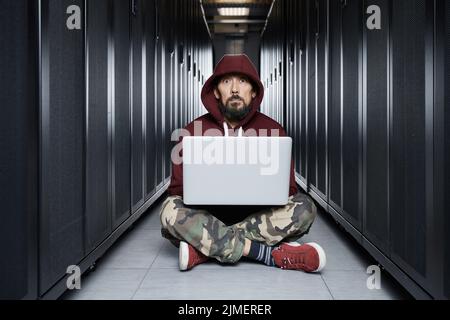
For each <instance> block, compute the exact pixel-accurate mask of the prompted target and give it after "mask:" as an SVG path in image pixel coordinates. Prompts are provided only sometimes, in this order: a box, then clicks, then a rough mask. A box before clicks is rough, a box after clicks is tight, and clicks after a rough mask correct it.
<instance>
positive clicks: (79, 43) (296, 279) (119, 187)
mask: <svg viewBox="0 0 450 320" xmlns="http://www.w3.org/2000/svg"><path fill="white" fill-rule="evenodd" d="M0 39H1V41H2V45H1V46H0V73H1V74H2V84H1V86H0V106H1V108H2V110H1V111H2V116H1V117H0V150H1V151H2V154H1V157H0V196H1V198H0V200H1V204H2V205H1V209H0V210H1V214H2V223H0V251H1V252H2V255H3V257H5V258H2V259H1V260H0V299H27V300H28V299H31V300H38V299H44V300H45V299H48V300H56V299H126V300H129V299H226V300H232V299H236V300H239V299H280V300H288V299H324V300H328V299H337V300H341V299H369V300H371V299H380V300H383V299H387V300H391V299H396V300H397V299H401V300H403V299H438V300H440V299H445V300H446V299H448V298H449V297H450V273H449V272H448V270H450V232H449V230H450V197H448V196H447V195H448V194H449V193H450V86H449V84H450V77H449V75H450V1H446V0H434V1H429V0H95V1H91V0H15V1H11V0H0ZM242 53H245V54H246V55H247V56H248V57H249V58H250V60H251V61H252V62H253V64H254V66H255V69H256V70H257V71H258V72H259V78H260V79H259V80H260V81H258V84H259V82H261V83H262V86H260V88H262V87H264V100H263V102H262V104H261V105H260V106H259V107H257V108H258V112H259V113H262V114H264V115H266V116H268V117H270V118H271V119H273V120H274V121H276V122H278V123H279V124H280V125H281V126H282V127H283V128H284V129H285V130H286V133H287V135H289V136H290V137H291V138H292V142H293V143H292V163H293V165H294V171H291V172H295V177H294V174H292V179H291V181H292V184H293V185H295V182H296V183H297V186H298V189H299V190H301V191H302V192H304V193H306V194H308V196H309V197H311V199H313V200H314V201H315V203H316V205H317V207H318V208H319V215H318V217H317V219H316V221H315V223H314V224H313V227H312V229H311V230H310V232H309V234H308V235H307V236H305V238H304V239H303V240H304V241H305V242H306V241H314V242H317V243H320V245H321V246H323V248H324V249H325V251H326V254H327V258H328V264H327V266H326V268H325V269H324V270H323V271H322V272H321V273H317V274H308V273H304V272H293V271H284V270H279V269H277V268H268V267H265V266H263V265H259V264H256V263H251V262H248V261H242V262H240V263H238V264H237V265H236V266H222V265H220V264H218V263H214V262H208V263H205V264H202V265H199V266H198V267H196V268H194V269H193V270H191V271H189V272H180V271H179V270H178V268H177V264H178V251H177V249H176V248H174V247H173V246H172V245H171V243H170V242H169V241H167V240H166V239H164V238H162V236H161V230H160V228H161V226H160V221H159V211H160V207H161V203H162V202H163V201H164V199H165V198H166V197H167V196H168V187H169V184H170V182H171V177H173V175H172V163H171V160H172V158H171V157H172V150H173V147H174V145H175V142H176V139H174V137H173V136H172V135H173V133H174V132H175V131H176V130H177V129H180V128H185V127H186V126H187V125H188V124H189V123H191V122H192V121H194V120H195V119H197V118H199V117H201V116H203V115H205V114H206V112H207V111H206V109H205V107H204V105H203V103H202V99H201V92H202V88H203V86H204V85H205V83H206V82H207V80H208V79H209V77H210V76H211V75H212V74H213V72H214V67H215V66H216V64H217V63H218V62H219V61H220V59H221V58H222V57H223V56H224V54H242ZM218 108H219V106H218ZM224 134H225V131H224ZM294 180H295V182H294ZM222 191H223V190H222ZM261 197H264V195H261ZM378 270H381V274H380V273H378ZM77 274H78V278H80V277H81V278H80V279H81V286H82V289H81V290H77V289H75V290H71V289H73V288H71V286H70V283H71V282H70V281H72V280H73V277H74V275H77ZM378 275H380V277H379V278H377V276H378ZM378 279H381V282H380V281H378ZM374 284H377V285H378V284H379V285H380V288H377V286H375V287H374Z"/></svg>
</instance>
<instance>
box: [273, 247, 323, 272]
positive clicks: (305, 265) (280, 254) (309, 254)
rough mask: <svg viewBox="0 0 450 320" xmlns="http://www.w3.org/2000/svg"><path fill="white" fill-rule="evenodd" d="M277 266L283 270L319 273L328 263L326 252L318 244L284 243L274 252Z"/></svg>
mask: <svg viewBox="0 0 450 320" xmlns="http://www.w3.org/2000/svg"><path fill="white" fill-rule="evenodd" d="M272 257H273V260H274V262H275V264H276V265H277V266H278V267H280V268H281V269H289V270H303V271H306V272H319V271H321V270H322V269H323V268H324V267H325V264H326V263H327V258H326V256H325V251H324V250H323V249H322V247H321V246H319V245H318V244H317V243H314V242H310V243H306V244H299V243H295V242H294V243H282V244H281V245H280V246H279V247H278V249H275V250H273V251H272Z"/></svg>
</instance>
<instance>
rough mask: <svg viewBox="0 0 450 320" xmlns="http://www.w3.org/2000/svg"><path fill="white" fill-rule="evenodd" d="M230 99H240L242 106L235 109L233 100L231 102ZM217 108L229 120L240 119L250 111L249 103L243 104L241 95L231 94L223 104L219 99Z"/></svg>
mask: <svg viewBox="0 0 450 320" xmlns="http://www.w3.org/2000/svg"><path fill="white" fill-rule="evenodd" d="M232 100H240V101H241V102H242V103H243V104H244V106H243V107H242V108H240V109H237V108H236V107H234V106H233V103H234V102H232ZM219 109H220V111H221V112H222V114H223V115H224V116H225V118H227V119H229V120H231V121H240V120H242V119H244V118H245V117H246V116H247V115H248V114H249V113H250V111H251V109H252V108H251V106H250V105H249V104H248V105H247V104H245V102H244V100H243V99H242V98H241V97H239V96H233V97H230V98H229V99H228V100H227V102H226V105H224V104H223V103H222V101H220V100H219Z"/></svg>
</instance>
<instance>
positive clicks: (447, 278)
mask: <svg viewBox="0 0 450 320" xmlns="http://www.w3.org/2000/svg"><path fill="white" fill-rule="evenodd" d="M439 9H440V10H439ZM439 9H438V12H440V13H441V14H442V15H443V16H440V21H441V22H440V25H441V26H442V27H443V29H442V30H441V39H442V48H441V50H442V51H441V55H442V59H441V60H440V61H444V68H441V69H439V70H440V72H442V71H443V72H444V73H443V74H442V73H440V75H441V77H440V78H439V79H442V81H441V84H442V87H441V95H442V96H443V102H442V105H441V109H440V110H443V117H436V119H442V120H443V129H442V131H441V132H442V133H441V136H440V137H441V138H442V142H441V143H442V147H441V150H443V158H442V159H443V160H442V163H441V166H440V167H439V168H442V167H444V172H443V174H442V171H438V173H437V176H438V177H442V179H443V180H441V181H440V182H442V184H441V188H442V191H441V193H440V196H441V198H440V199H441V201H442V204H443V205H442V207H441V208H442V209H443V210H442V212H443V215H444V217H443V219H442V221H443V222H444V223H443V224H442V225H443V226H444V232H445V237H443V239H441V241H442V240H443V243H444V248H443V249H444V260H443V261H444V265H443V270H450V232H449V231H448V230H450V197H448V193H449V192H450V3H449V2H448V1H440V2H439ZM443 278H444V279H443V280H444V281H443V286H444V297H445V298H446V299H450V275H449V274H448V272H444V276H443Z"/></svg>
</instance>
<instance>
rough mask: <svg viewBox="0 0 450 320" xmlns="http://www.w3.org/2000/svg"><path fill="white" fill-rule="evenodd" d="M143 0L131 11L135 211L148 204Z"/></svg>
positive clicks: (133, 202) (133, 208)
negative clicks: (146, 194)
mask: <svg viewBox="0 0 450 320" xmlns="http://www.w3.org/2000/svg"><path fill="white" fill-rule="evenodd" d="M142 2H143V0H134V1H132V5H133V6H134V8H132V13H131V43H132V46H131V51H132V64H131V74H132V78H131V81H132V84H131V87H132V88H133V91H132V97H131V112H132V135H131V150H132V153H131V159H132V185H131V186H132V187H131V190H132V192H131V194H132V210H133V212H135V211H136V210H138V209H139V207H141V206H142V205H143V204H144V200H145V195H144V190H145V189H144V185H145V179H144V177H145V176H146V173H145V169H146V168H145V146H144V134H145V121H144V120H145V117H144V116H145V109H146V104H145V102H146V101H145V100H144V99H143V97H144V92H145V87H144V85H145V83H146V81H145V80H144V79H146V76H147V74H146V73H145V71H144V69H143V68H144V62H145V61H144V54H143V52H144V51H143V48H144V47H143V46H144V43H145V42H144V41H143V39H144V15H143V3H142Z"/></svg>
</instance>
